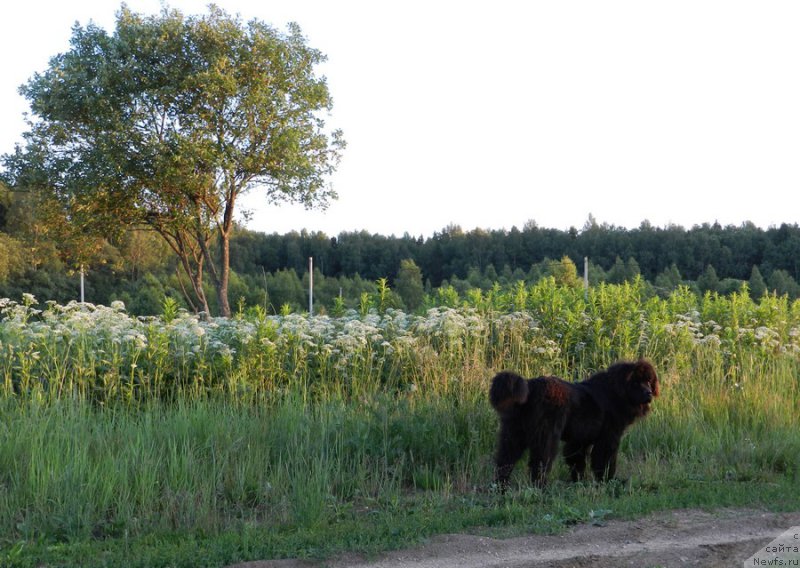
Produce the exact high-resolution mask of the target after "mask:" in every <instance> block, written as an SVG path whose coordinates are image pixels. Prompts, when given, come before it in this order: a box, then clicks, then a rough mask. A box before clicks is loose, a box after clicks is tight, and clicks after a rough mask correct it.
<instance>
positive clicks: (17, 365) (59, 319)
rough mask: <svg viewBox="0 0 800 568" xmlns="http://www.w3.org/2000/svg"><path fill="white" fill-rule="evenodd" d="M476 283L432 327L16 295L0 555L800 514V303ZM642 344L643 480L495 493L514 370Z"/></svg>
mask: <svg viewBox="0 0 800 568" xmlns="http://www.w3.org/2000/svg"><path fill="white" fill-rule="evenodd" d="M473 290H475V292H474V293H471V294H469V295H468V296H467V297H464V298H461V297H458V296H454V295H453V294H452V292H450V293H449V294H448V293H446V294H444V296H443V299H444V300H446V301H448V302H450V303H457V304H458V307H455V308H450V307H441V306H440V307H436V306H430V307H429V311H428V312H427V313H426V314H425V315H424V316H422V315H419V316H412V315H408V314H405V313H403V312H399V311H397V310H393V309H390V308H387V309H386V311H385V313H384V314H382V315H380V314H378V313H377V311H376V310H375V309H374V308H372V307H371V306H368V307H367V309H366V310H365V311H364V313H363V314H358V313H356V312H353V311H350V312H346V313H344V314H343V315H342V316H341V317H337V318H330V317H327V316H315V317H307V316H303V315H298V314H293V313H290V310H289V309H287V310H285V313H284V314H283V315H281V316H269V315H267V313H266V310H264V308H262V307H260V306H259V307H257V308H254V309H252V310H244V311H243V312H242V313H241V314H240V315H239V316H237V318H233V319H213V318H212V319H210V320H208V321H204V320H200V319H198V318H196V317H194V316H191V315H189V314H187V313H186V312H185V311H183V310H181V309H180V308H177V307H176V305H175V304H174V302H171V301H165V302H164V306H163V315H162V317H160V318H155V319H152V318H151V319H145V320H140V319H137V318H132V317H130V316H128V315H127V314H126V313H125V312H124V310H123V308H122V306H121V305H119V304H115V305H114V306H113V307H112V308H103V307H101V306H91V305H87V306H78V305H75V304H73V305H70V306H58V305H55V304H48V305H46V306H44V307H43V309H42V310H39V309H38V304H37V302H36V300H35V298H33V297H32V296H26V297H25V299H24V302H23V303H22V304H19V305H18V304H15V303H11V302H8V301H3V302H2V304H0V310H2V316H0V317H1V318H2V319H0V349H2V353H0V355H2V356H0V417H2V418H1V419H0V420H1V421H2V428H0V483H2V487H3V497H2V499H0V534H2V535H3V536H2V537H0V544H1V545H2V546H0V563H3V562H5V563H6V564H8V563H11V564H10V565H12V566H13V565H25V566H34V565H67V566H68V565H91V562H94V560H93V559H94V558H98V559H104V560H98V561H97V565H101V563H102V562H105V563H106V564H109V563H111V564H115V563H125V564H126V565H131V566H136V565H142V566H145V565H165V566H167V565H171V566H172V565H186V566H188V565H192V563H194V564H195V565H203V564H204V563H205V564H207V565H227V564H231V563H235V562H241V561H245V560H253V559H256V558H259V557H261V558H268V557H278V556H283V555H290V556H297V555H304V554H313V555H315V556H319V555H322V556H325V555H327V554H330V553H332V552H334V551H337V550H345V549H352V548H356V549H359V550H378V549H380V548H383V547H385V546H389V545H390V543H391V545H392V546H394V545H397V544H400V543H402V542H406V543H407V542H409V540H408V539H415V538H421V536H422V535H429V534H433V533H436V532H453V531H459V530H464V529H466V528H469V527H473V526H483V527H486V526H487V525H488V526H491V527H495V529H496V530H500V531H506V532H507V531H508V530H510V529H509V527H516V529H514V530H526V531H530V530H537V531H539V530H541V531H553V530H557V529H560V528H563V527H564V526H565V525H567V524H569V523H574V522H576V521H583V520H585V521H592V520H593V519H594V520H596V519H597V516H598V515H600V516H601V517H602V518H607V517H616V516H620V515H623V516H627V515H631V514H640V513H642V512H646V511H651V510H657V509H660V508H666V507H672V506H675V504H676V503H678V504H680V506H687V507H691V506H701V507H719V506H749V507H753V506H764V505H770V504H771V505H772V506H782V507H791V508H796V507H797V506H799V505H800V502H798V500H797V497H796V491H793V490H792V488H793V487H795V486H796V480H797V476H798V474H800V458H798V456H800V436H799V435H798V432H800V428H799V426H800V424H798V420H800V419H799V418H798V417H800V391H799V390H798V384H797V380H796V378H797V376H798V374H799V373H800V334H798V329H800V302H797V301H796V302H790V301H789V300H788V298H787V297H786V296H783V297H778V296H774V295H766V296H763V297H762V298H761V299H760V301H758V302H755V301H753V300H752V299H751V298H750V296H749V293H748V290H747V288H742V289H741V290H740V291H738V292H734V293H732V294H731V295H730V296H722V295H720V294H717V293H713V292H709V293H707V294H705V295H704V296H702V297H699V296H697V295H695V294H694V293H692V292H691V291H690V290H689V289H688V288H686V287H680V288H678V289H677V290H676V291H674V292H673V293H672V294H670V295H669V296H668V297H666V298H660V297H658V296H655V295H652V294H650V293H648V289H647V287H646V285H645V283H644V282H643V280H642V279H641V278H636V279H634V281H633V282H630V283H625V284H622V285H608V284H602V285H600V286H597V287H593V288H591V289H590V290H589V294H588V296H585V295H584V293H583V290H581V289H579V288H573V287H569V286H559V285H557V284H556V282H555V279H554V278H547V279H544V280H542V281H540V282H539V283H537V284H536V285H534V286H525V285H524V284H523V283H517V284H516V285H515V286H512V287H509V288H506V289H503V288H501V287H499V286H495V287H494V288H493V289H492V290H490V291H489V292H486V293H484V292H482V291H480V290H478V289H473ZM448 295H449V297H448ZM367 298H368V299H370V298H373V296H372V295H369V294H367ZM465 304H467V305H465ZM640 355H644V356H647V357H649V358H650V359H651V360H653V362H654V363H655V365H656V368H657V369H658V372H659V375H660V378H661V381H662V395H661V397H659V399H658V400H657V401H656V404H655V405H654V410H653V413H652V415H651V416H649V417H648V418H647V419H646V420H644V421H643V422H642V423H641V424H639V425H637V426H636V427H635V428H633V429H632V430H631V432H630V433H629V435H628V436H626V437H625V438H624V440H623V445H622V448H621V456H620V460H621V463H620V470H621V471H624V472H625V475H626V476H627V477H628V478H629V480H630V481H629V482H628V483H627V484H626V485H625V486H624V487H622V488H620V486H614V485H612V484H603V485H595V484H589V485H565V484H564V480H565V479H566V478H567V473H566V471H565V469H564V467H563V465H562V464H561V463H560V462H559V465H558V466H557V468H556V471H555V472H554V484H553V487H551V488H550V489H548V490H547V491H545V492H538V491H534V490H531V489H530V487H529V484H528V482H527V479H526V477H527V476H526V475H525V472H524V471H520V472H518V474H517V475H516V477H515V478H514V484H515V488H514V489H512V491H511V493H510V494H509V495H507V496H506V497H505V498H503V499H499V498H497V497H496V496H495V495H493V494H492V493H491V492H487V491H484V490H483V488H485V487H488V486H489V484H490V480H491V476H492V472H491V454H492V451H493V446H494V440H495V435H496V420H497V419H496V416H495V415H494V413H493V412H492V410H491V408H490V407H489V405H488V404H487V403H486V389H487V386H488V380H489V378H490V377H491V376H492V374H493V373H494V372H495V371H496V370H499V369H501V368H511V369H516V370H518V371H519V372H521V373H523V374H525V375H528V376H534V375H538V374H545V373H547V374H558V375H561V376H565V377H567V378H574V379H578V378H583V377H585V376H586V375H587V374H588V373H590V372H592V371H593V370H595V369H597V368H599V367H602V366H605V365H607V364H609V363H610V362H611V361H613V360H615V359H617V358H621V357H637V356H640ZM520 469H521V470H524V468H520ZM517 484H518V487H519V489H516V487H517ZM531 511H535V514H534V515H533V516H531ZM592 511H594V512H595V513H594V514H593V513H592ZM598 512H600V513H598ZM393 531H394V532H393ZM420 531H422V532H420ZM354 534H356V535H358V538H357V539H353V538H352V535H354ZM347 535H350V536H349V537H348V536H347ZM178 542H182V543H187V542H188V543H192V546H190V547H188V548H184V547H183V546H179V545H178V544H176V543H178ZM101 549H102V551H103V553H102V554H98V552H99V551H100V550H101ZM87 551H91V552H87ZM123 559H124V560H123ZM118 560H119V562H117V561H118ZM15 563H16V564H15ZM87 563H88V564H87Z"/></svg>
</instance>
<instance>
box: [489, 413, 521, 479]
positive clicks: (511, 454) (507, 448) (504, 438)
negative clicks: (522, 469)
mask: <svg viewBox="0 0 800 568" xmlns="http://www.w3.org/2000/svg"><path fill="white" fill-rule="evenodd" d="M524 452H525V446H524V445H523V444H522V440H521V437H520V436H519V435H516V433H515V432H511V431H510V428H509V427H508V426H507V425H505V424H502V425H501V426H500V435H499V436H498V442H497V454H496V456H495V465H496V467H495V482H496V483H497V485H498V487H499V488H500V490H501V491H505V490H506V489H507V488H508V480H509V479H511V472H512V471H514V466H515V465H516V463H517V462H518V461H519V458H521V457H522V454H523V453H524Z"/></svg>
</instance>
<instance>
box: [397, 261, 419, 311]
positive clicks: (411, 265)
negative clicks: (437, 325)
mask: <svg viewBox="0 0 800 568" xmlns="http://www.w3.org/2000/svg"><path fill="white" fill-rule="evenodd" d="M394 286H395V289H396V290H397V293H398V294H399V295H400V298H402V300H403V304H404V305H405V307H406V309H407V310H408V311H410V312H414V311H416V309H417V308H419V307H420V306H421V305H422V301H423V300H424V297H425V287H424V286H423V284H422V271H421V270H420V268H419V266H417V263H415V262H414V261H413V260H412V259H410V258H407V259H404V260H402V261H400V270H399V271H398V272H397V278H396V279H395V282H394Z"/></svg>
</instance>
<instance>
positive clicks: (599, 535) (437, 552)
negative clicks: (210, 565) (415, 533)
mask: <svg viewBox="0 0 800 568" xmlns="http://www.w3.org/2000/svg"><path fill="white" fill-rule="evenodd" d="M798 525H800V512H797V513H768V512H764V511H755V510H741V509H737V510H728V509H726V510H721V511H715V512H706V511H698V510H679V511H670V512H664V513H658V514H655V515H652V516H649V517H645V518H642V519H638V520H635V521H609V522H607V523H606V524H605V525H603V526H594V525H588V524H587V525H576V526H574V527H572V528H571V529H569V530H568V531H566V532H564V533H563V534H559V535H553V536H551V535H546V536H542V535H532V536H524V537H518V538H511V539H503V540H499V539H494V538H488V537H483V536H471V535H445V536H439V537H435V538H433V539H431V541H430V542H429V543H428V544H425V545H423V546H421V547H418V548H414V549H408V550H399V551H394V552H390V553H387V554H386V555H384V556H381V557H380V558H377V559H365V558H363V557H359V556H356V555H346V556H342V557H338V558H333V559H330V560H327V561H324V562H322V561H320V562H315V561H309V560H267V561H256V562H245V563H242V564H236V565H235V566H230V567H228V568H345V567H352V568H405V567H415V568H444V567H451V566H455V567H457V568H523V567H525V568H528V567H531V568H538V567H544V566H547V567H551V568H583V567H587V568H588V567H590V566H591V567H592V568H612V567H614V568H617V567H621V566H637V567H673V566H681V567H683V566H704V567H706V566H720V567H722V566H724V567H726V568H727V567H730V566H736V567H741V566H743V563H744V561H745V560H747V559H748V558H749V557H750V556H752V555H753V554H755V553H756V552H757V551H758V550H759V549H762V548H763V547H764V546H766V545H767V544H768V543H770V542H771V541H772V540H774V539H775V538H777V537H778V536H779V535H781V534H782V533H783V532H785V531H787V530H788V529H790V528H792V527H794V526H798Z"/></svg>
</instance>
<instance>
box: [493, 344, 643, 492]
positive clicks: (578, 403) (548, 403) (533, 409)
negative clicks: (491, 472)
mask: <svg viewBox="0 0 800 568" xmlns="http://www.w3.org/2000/svg"><path fill="white" fill-rule="evenodd" d="M656 396H658V377H657V376H656V372H655V370H654V369H653V366H652V365H651V364H650V363H649V362H647V361H646V360H644V359H640V360H639V361H636V362H627V361H623V362H619V363H616V364H614V365H612V366H611V367H609V368H608V369H607V370H605V371H600V372H599V373H596V374H594V375H592V376H591V377H589V378H588V379H586V380H585V381H583V382H580V383H569V382H567V381H564V380H562V379H559V378H557V377H538V378H536V379H524V378H522V377H520V376H519V375H517V374H515V373H511V372H509V371H503V372H501V373H498V374H497V375H496V376H495V377H494V379H492V386H491V388H490V389H489V401H490V402H491V403H492V406H493V407H494V409H495V410H496V411H497V413H498V414H499V415H500V434H499V437H498V444H497V455H496V461H495V463H496V471H495V474H496V478H495V479H496V481H497V483H498V485H499V486H500V488H501V489H505V488H506V487H507V486H508V480H509V478H510V476H511V471H512V470H513V469H514V465H515V464H516V463H517V461H519V459H520V457H522V454H523V453H524V452H525V450H526V449H528V450H530V456H529V465H530V474H531V481H532V482H533V483H534V484H536V485H537V486H540V487H541V486H544V485H545V484H546V483H547V474H548V473H549V471H550V468H551V466H552V465H553V462H554V461H555V458H556V454H557V453H558V444H559V441H561V440H563V441H564V459H565V460H566V462H567V465H568V466H569V469H570V475H571V477H572V480H573V481H578V480H580V479H582V478H583V477H584V475H585V472H586V458H587V456H588V455H589V453H590V452H591V466H592V471H593V472H594V475H595V477H596V478H597V479H598V480H607V479H610V478H613V477H614V473H615V471H616V467H617V450H618V449H619V443H620V440H621V439H622V435H623V433H624V432H625V429H626V428H627V427H628V426H630V425H631V424H633V422H634V421H635V420H636V419H638V418H641V417H643V416H645V415H646V414H647V413H648V412H649V411H650V403H651V402H652V400H653V398H654V397H656Z"/></svg>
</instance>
